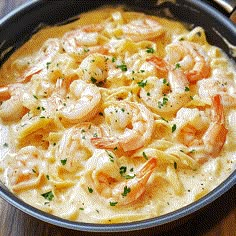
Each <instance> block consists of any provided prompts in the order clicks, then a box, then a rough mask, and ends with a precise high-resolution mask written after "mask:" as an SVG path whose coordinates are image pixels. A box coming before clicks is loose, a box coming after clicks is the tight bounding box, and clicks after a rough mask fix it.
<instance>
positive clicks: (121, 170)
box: [120, 166, 127, 175]
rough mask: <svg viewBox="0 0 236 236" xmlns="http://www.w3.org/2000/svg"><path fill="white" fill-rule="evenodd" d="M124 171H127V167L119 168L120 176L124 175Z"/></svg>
mask: <svg viewBox="0 0 236 236" xmlns="http://www.w3.org/2000/svg"><path fill="white" fill-rule="evenodd" d="M126 170H127V167H126V166H121V167H120V174H121V175H123V174H125V172H126Z"/></svg>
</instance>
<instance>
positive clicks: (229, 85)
mask: <svg viewBox="0 0 236 236" xmlns="http://www.w3.org/2000/svg"><path fill="white" fill-rule="evenodd" d="M197 88H198V94H199V96H200V98H201V99H203V100H206V101H207V102H208V101H209V100H210V99H211V97H212V96H214V95H216V94H220V96H221V100H222V104H223V105H224V106H226V107H231V106H236V87H235V83H234V81H233V80H230V79H227V78H225V77H224V76H222V74H221V75H217V76H216V77H214V78H212V79H203V80H200V81H198V83H197Z"/></svg>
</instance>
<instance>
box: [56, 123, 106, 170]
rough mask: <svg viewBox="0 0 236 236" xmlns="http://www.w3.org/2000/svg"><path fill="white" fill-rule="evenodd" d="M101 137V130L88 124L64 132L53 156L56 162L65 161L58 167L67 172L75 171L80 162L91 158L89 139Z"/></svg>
mask: <svg viewBox="0 0 236 236" xmlns="http://www.w3.org/2000/svg"><path fill="white" fill-rule="evenodd" d="M97 136H101V129H100V128H99V127H97V126H94V125H93V124H92V123H90V122H83V123H80V124H78V125H75V126H74V127H72V128H70V129H68V130H66V131H65V132H64V134H63V136H62V138H61V140H60V141H59V142H58V144H57V147H56V152H55V156H56V158H57V159H58V160H60V161H63V160H65V162H66V163H65V165H63V166H62V165H61V163H59V165H60V166H61V167H62V168H64V169H66V170H67V171H69V172H74V171H76V170H77V169H78V168H79V167H81V165H82V162H83V161H85V160H86V159H88V158H89V157H90V156H92V154H91V153H92V151H93V149H94V147H93V145H92V144H91V142H90V138H91V137H97Z"/></svg>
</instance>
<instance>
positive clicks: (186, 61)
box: [166, 41, 211, 83]
mask: <svg viewBox="0 0 236 236" xmlns="http://www.w3.org/2000/svg"><path fill="white" fill-rule="evenodd" d="M166 53H167V55H166V61H167V62H168V63H169V64H170V65H172V66H175V69H181V70H183V71H184V73H185V74H186V76H187V79H188V80H189V82H191V83H196V81H198V80H201V79H203V78H208V77H209V76H210V73H211V68H210V65H209V62H208V57H207V55H206V53H205V51H204V50H203V48H202V47H201V46H200V45H199V44H196V43H192V42H187V41H181V42H176V43H172V44H169V45H167V46H166Z"/></svg>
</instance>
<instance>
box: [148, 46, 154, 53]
mask: <svg viewBox="0 0 236 236" xmlns="http://www.w3.org/2000/svg"><path fill="white" fill-rule="evenodd" d="M146 52H147V53H154V52H155V51H154V49H153V48H149V47H148V48H147V50H146Z"/></svg>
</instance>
